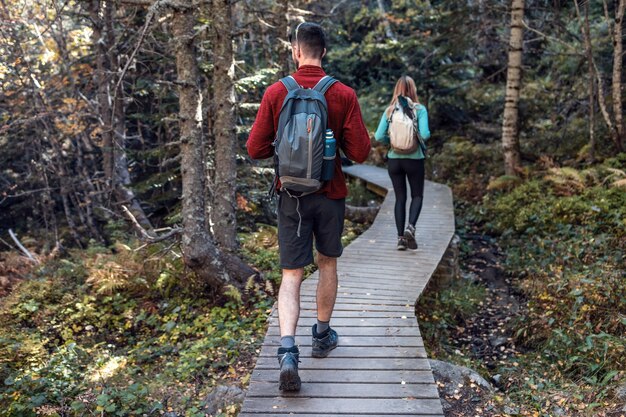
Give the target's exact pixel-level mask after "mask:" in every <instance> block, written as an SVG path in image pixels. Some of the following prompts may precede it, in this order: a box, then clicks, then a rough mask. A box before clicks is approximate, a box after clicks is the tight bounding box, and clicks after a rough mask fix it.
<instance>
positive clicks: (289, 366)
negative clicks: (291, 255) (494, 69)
mask: <svg viewBox="0 0 626 417" xmlns="http://www.w3.org/2000/svg"><path fill="white" fill-rule="evenodd" d="M303 274H304V268H299V269H283V280H282V282H281V283H280V290H279V291H278V323H279V324H280V336H281V342H280V344H281V347H280V348H278V363H279V364H280V376H279V378H278V389H280V390H281V391H299V390H300V385H301V383H302V381H301V380H300V376H299V375H298V362H299V357H300V352H299V350H298V347H297V346H294V342H295V336H296V326H297V325H298V318H299V317H300V284H301V283H302V276H303Z"/></svg>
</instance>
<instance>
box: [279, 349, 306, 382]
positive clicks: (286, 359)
mask: <svg viewBox="0 0 626 417" xmlns="http://www.w3.org/2000/svg"><path fill="white" fill-rule="evenodd" d="M298 362H300V350H298V347H297V346H294V347H291V348H283V347H281V348H278V363H279V364H280V378H279V383H278V389H279V390H281V391H300V385H302V383H301V381H300V376H299V375H298Z"/></svg>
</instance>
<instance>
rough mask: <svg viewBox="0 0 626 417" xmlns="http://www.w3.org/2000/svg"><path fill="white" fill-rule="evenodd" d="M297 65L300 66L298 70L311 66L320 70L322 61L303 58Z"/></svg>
mask: <svg viewBox="0 0 626 417" xmlns="http://www.w3.org/2000/svg"><path fill="white" fill-rule="evenodd" d="M299 64H300V65H299V66H298V68H299V67H302V66H304V65H312V66H315V67H320V68H321V67H322V60H321V59H314V58H303V59H301V60H300V63H299Z"/></svg>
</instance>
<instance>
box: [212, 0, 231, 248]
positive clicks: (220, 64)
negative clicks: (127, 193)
mask: <svg viewBox="0 0 626 417" xmlns="http://www.w3.org/2000/svg"><path fill="white" fill-rule="evenodd" d="M231 13H232V12H231V6H230V0H213V13H212V15H213V24H214V33H215V46H214V50H213V52H214V53H213V57H214V67H213V68H214V69H213V103H214V106H213V108H214V109H215V111H214V112H213V115H214V123H213V132H214V133H215V177H214V179H215V180H214V187H213V195H212V197H213V205H212V206H213V207H212V210H211V220H212V227H213V236H214V237H215V240H216V241H217V243H218V244H219V246H220V247H222V248H223V249H226V250H228V251H234V250H235V249H236V248H237V240H236V232H237V218H236V209H237V199H236V191H237V164H236V149H237V146H236V145H237V134H236V132H235V124H236V121H235V87H234V83H233V77H234V75H235V74H234V71H235V67H234V56H233V40H232V28H233V25H232V16H231Z"/></svg>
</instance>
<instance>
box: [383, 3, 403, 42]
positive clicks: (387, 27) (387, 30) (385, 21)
mask: <svg viewBox="0 0 626 417" xmlns="http://www.w3.org/2000/svg"><path fill="white" fill-rule="evenodd" d="M378 10H379V11H380V15H381V17H382V18H383V25H385V35H387V37H388V38H389V39H391V40H392V41H394V42H397V41H398V38H396V35H395V34H394V33H393V30H391V24H390V23H389V19H387V11H386V10H385V4H384V3H383V0H378Z"/></svg>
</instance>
